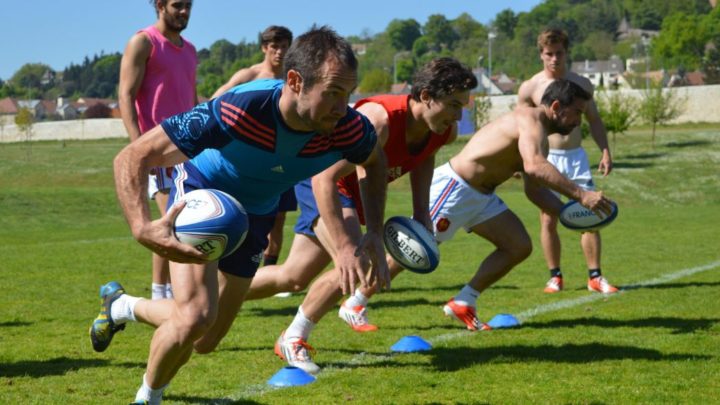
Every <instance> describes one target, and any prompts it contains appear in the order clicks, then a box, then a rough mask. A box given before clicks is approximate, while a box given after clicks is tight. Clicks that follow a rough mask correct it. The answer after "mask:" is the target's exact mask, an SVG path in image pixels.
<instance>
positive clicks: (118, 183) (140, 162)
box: [114, 126, 204, 263]
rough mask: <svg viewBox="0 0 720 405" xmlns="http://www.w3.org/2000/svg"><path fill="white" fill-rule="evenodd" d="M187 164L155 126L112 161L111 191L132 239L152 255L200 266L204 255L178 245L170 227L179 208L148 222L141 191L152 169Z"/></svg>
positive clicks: (161, 130)
mask: <svg viewBox="0 0 720 405" xmlns="http://www.w3.org/2000/svg"><path fill="white" fill-rule="evenodd" d="M185 160H187V156H185V155H184V154H183V153H182V152H180V150H178V149H177V147H176V146H175V144H173V143H172V141H171V140H170V138H168V136H167V134H166V133H165V131H164V130H163V129H162V127H161V126H157V127H155V128H153V129H151V130H150V131H148V132H147V133H146V134H145V135H143V136H142V137H140V138H139V139H138V140H137V141H135V142H131V143H130V144H128V145H127V146H126V147H125V148H123V150H122V151H120V153H118V155H117V156H116V157H115V161H114V171H115V188H116V192H117V196H118V200H119V202H120V206H121V208H122V210H123V213H124V214H125V218H126V219H127V221H128V224H129V225H130V230H131V231H132V234H133V237H135V239H136V240H137V241H138V242H140V243H141V244H142V245H144V246H145V247H147V248H148V249H150V250H152V251H153V252H155V253H157V254H159V255H161V256H163V257H166V258H168V259H170V260H172V261H176V262H181V263H203V262H204V260H203V259H204V255H203V254H201V253H200V252H199V251H198V250H196V249H195V248H194V247H192V246H190V245H185V244H182V243H180V242H179V241H178V240H177V239H176V238H175V235H174V232H173V223H174V222H175V218H176V217H177V215H178V214H179V213H180V211H181V210H182V208H183V206H182V205H178V206H174V207H172V208H171V209H170V210H168V212H167V213H166V214H165V216H163V217H162V218H160V219H158V220H156V221H151V219H150V209H149V207H148V201H147V197H146V193H145V190H146V189H147V182H148V173H149V172H150V168H152V167H156V166H163V167H169V166H173V165H175V164H178V163H181V162H183V161H185Z"/></svg>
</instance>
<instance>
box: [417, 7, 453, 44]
mask: <svg viewBox="0 0 720 405" xmlns="http://www.w3.org/2000/svg"><path fill="white" fill-rule="evenodd" d="M423 34H424V35H425V36H427V38H428V39H429V40H430V43H431V44H432V45H433V47H434V48H435V49H436V50H440V49H441V48H443V47H448V48H451V47H452V46H453V44H454V43H455V41H457V40H458V39H459V35H458V34H457V32H455V30H454V29H453V27H452V25H451V24H450V21H448V20H447V18H445V16H444V15H442V14H433V15H431V16H430V17H428V20H427V22H426V23H425V26H423Z"/></svg>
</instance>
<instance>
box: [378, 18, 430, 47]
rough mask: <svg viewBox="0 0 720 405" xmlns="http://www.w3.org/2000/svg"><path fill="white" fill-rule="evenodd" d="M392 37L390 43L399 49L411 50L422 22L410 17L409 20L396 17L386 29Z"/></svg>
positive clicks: (419, 34)
mask: <svg viewBox="0 0 720 405" xmlns="http://www.w3.org/2000/svg"><path fill="white" fill-rule="evenodd" d="M385 31H386V32H387V35H388V36H389V37H390V44H392V46H393V48H395V49H396V50H398V51H409V50H411V49H412V47H413V43H414V42H415V40H416V39H418V38H420V36H421V35H422V34H421V33H420V23H419V22H417V21H415V20H414V19H412V18H410V19H407V20H398V19H394V20H392V21H390V24H388V26H387V28H386V29H385Z"/></svg>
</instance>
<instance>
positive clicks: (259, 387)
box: [216, 260, 720, 404]
mask: <svg viewBox="0 0 720 405" xmlns="http://www.w3.org/2000/svg"><path fill="white" fill-rule="evenodd" d="M719 266H720V260H718V261H714V262H712V263H708V264H706V265H703V266H698V267H692V268H689V269H682V270H679V271H676V272H674V273H668V274H664V275H662V276H660V277H656V278H653V279H650V280H645V281H641V282H639V283H636V284H631V285H628V286H624V287H623V289H622V290H621V293H619V294H608V295H606V294H592V295H587V296H583V297H579V298H573V299H568V300H562V301H557V302H554V303H552V304H543V305H539V306H537V307H535V308H532V309H529V310H527V311H523V312H521V313H519V314H517V315H515V316H516V317H517V319H518V320H519V321H520V322H521V323H522V322H524V321H527V320H528V319H530V318H532V317H534V316H536V315H540V314H544V313H547V312H552V311H557V310H560V309H565V308H570V307H574V306H577V305H582V304H585V303H588V302H593V301H597V300H603V299H608V298H614V297H618V296H622V295H624V294H627V293H628V292H629V291H631V290H636V289H639V288H643V287H648V286H653V285H659V284H664V283H667V282H670V281H673V280H677V279H679V278H683V277H688V276H691V275H693V274H697V273H702V272H704V271H708V270H712V269H714V268H716V267H719ZM475 333H477V332H470V331H462V332H453V333H446V334H444V335H438V336H435V337H433V338H431V339H428V340H429V341H430V343H435V344H437V343H441V342H447V341H451V340H455V339H458V338H461V337H468V336H472V335H474V334H475ZM394 356H395V354H392V353H388V354H385V355H372V354H367V353H364V352H363V353H359V354H357V355H355V356H354V357H353V358H352V359H350V361H348V362H346V363H345V364H344V366H340V367H337V366H335V367H325V368H324V369H323V371H322V373H320V374H319V375H318V376H317V377H318V379H326V378H331V377H332V376H333V375H335V374H337V373H340V372H343V371H348V370H352V369H353V366H362V365H369V364H373V363H380V362H383V361H390V360H392V358H393V357H394ZM277 389H281V388H279V387H272V386H270V385H268V384H254V385H249V386H245V387H244V388H243V389H242V390H241V391H238V392H237V393H235V394H233V395H232V396H231V397H230V398H229V399H230V400H231V401H238V400H240V399H248V398H250V397H257V396H261V395H263V394H265V393H267V392H270V391H274V390H277ZM216 403H218V404H222V403H229V402H228V401H227V399H223V400H219V401H218V402H216Z"/></svg>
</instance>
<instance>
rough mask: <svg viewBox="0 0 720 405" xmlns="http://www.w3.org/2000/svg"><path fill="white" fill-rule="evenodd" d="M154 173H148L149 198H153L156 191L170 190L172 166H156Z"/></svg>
mask: <svg viewBox="0 0 720 405" xmlns="http://www.w3.org/2000/svg"><path fill="white" fill-rule="evenodd" d="M155 173H156V174H149V175H148V198H149V199H151V200H154V199H155V194H157V192H158V191H165V192H167V191H168V190H170V187H171V186H172V182H173V178H172V174H173V168H172V167H156V168H155Z"/></svg>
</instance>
